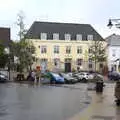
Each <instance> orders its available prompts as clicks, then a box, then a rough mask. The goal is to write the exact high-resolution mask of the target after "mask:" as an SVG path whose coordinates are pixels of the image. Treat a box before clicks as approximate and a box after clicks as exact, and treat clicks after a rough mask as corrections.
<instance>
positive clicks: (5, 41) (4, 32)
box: [0, 27, 10, 47]
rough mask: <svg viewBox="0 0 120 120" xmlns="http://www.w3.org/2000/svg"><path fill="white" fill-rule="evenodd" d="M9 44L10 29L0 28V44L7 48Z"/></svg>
mask: <svg viewBox="0 0 120 120" xmlns="http://www.w3.org/2000/svg"><path fill="white" fill-rule="evenodd" d="M9 43H10V28H2V27H0V44H2V45H4V46H5V47H8V46H9Z"/></svg>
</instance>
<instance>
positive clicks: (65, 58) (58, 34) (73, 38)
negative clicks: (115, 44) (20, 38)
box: [27, 22, 105, 72]
mask: <svg viewBox="0 0 120 120" xmlns="http://www.w3.org/2000/svg"><path fill="white" fill-rule="evenodd" d="M27 40H29V41H31V42H32V43H33V45H34V46H35V48H36V52H35V57H36V58H37V59H36V62H35V63H34V64H33V68H35V67H36V66H41V70H43V71H44V70H47V69H48V70H50V71H66V72H70V71H72V70H78V69H79V70H94V69H95V68H94V67H95V66H94V62H93V61H92V62H91V61H90V58H89V49H90V47H91V44H92V42H93V41H94V40H100V41H102V42H104V43H105V41H104V40H103V38H102V37H101V36H100V35H99V34H98V33H97V32H96V31H95V30H94V29H93V28H92V26H91V25H88V24H70V23H69V24H68V23H50V22H34V23H33V25H32V26H31V28H30V29H29V31H28V33H27ZM99 66H102V65H101V63H99V64H97V69H99Z"/></svg>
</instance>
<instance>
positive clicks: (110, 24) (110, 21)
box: [107, 19, 120, 70]
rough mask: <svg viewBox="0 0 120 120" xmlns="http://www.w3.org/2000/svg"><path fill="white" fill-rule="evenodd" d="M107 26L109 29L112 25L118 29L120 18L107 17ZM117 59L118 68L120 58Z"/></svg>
mask: <svg viewBox="0 0 120 120" xmlns="http://www.w3.org/2000/svg"><path fill="white" fill-rule="evenodd" d="M107 26H108V27H109V28H110V29H111V28H112V27H113V26H115V27H116V28H118V29H120V19H109V21H108V24H107ZM118 60H119V65H118V70H119V68H120V58H119V59H118Z"/></svg>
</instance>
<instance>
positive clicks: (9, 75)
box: [8, 56, 11, 80]
mask: <svg viewBox="0 0 120 120" xmlns="http://www.w3.org/2000/svg"><path fill="white" fill-rule="evenodd" d="M8 73H9V80H10V76H11V75H10V56H9V68H8Z"/></svg>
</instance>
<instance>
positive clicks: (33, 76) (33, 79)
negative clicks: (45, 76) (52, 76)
mask: <svg viewBox="0 0 120 120" xmlns="http://www.w3.org/2000/svg"><path fill="white" fill-rule="evenodd" d="M30 76H31V79H32V81H33V82H34V81H35V76H36V73H35V70H33V71H32V72H31V75H30Z"/></svg>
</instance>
